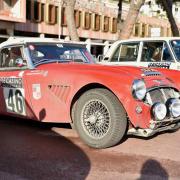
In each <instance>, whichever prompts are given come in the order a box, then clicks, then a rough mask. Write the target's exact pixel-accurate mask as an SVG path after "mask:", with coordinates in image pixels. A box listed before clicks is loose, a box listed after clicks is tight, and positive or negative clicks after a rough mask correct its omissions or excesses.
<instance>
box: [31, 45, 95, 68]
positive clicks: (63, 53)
mask: <svg viewBox="0 0 180 180" xmlns="http://www.w3.org/2000/svg"><path fill="white" fill-rule="evenodd" d="M28 48H29V51H30V57H31V60H32V63H33V64H34V65H39V64H43V63H51V62H59V63H67V62H77V63H94V62H95V61H94V59H93V57H92V56H91V54H90V53H89V52H88V50H87V49H86V48H85V47H81V46H80V47H79V46H77V45H70V44H57V43H50V44H45V43H38V44H35V43H31V44H29V45H28Z"/></svg>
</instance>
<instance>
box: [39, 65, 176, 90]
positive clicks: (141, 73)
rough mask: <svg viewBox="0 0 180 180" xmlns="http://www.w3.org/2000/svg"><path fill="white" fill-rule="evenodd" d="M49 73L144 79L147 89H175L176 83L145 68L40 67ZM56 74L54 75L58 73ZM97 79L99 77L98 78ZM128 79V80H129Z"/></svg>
mask: <svg viewBox="0 0 180 180" xmlns="http://www.w3.org/2000/svg"><path fill="white" fill-rule="evenodd" d="M39 68H40V69H41V68H43V69H46V70H49V71H53V72H54V71H56V72H57V73H58V71H62V70H63V71H65V72H68V74H69V73H72V74H82V75H90V76H93V75H98V76H99V75H100V76H101V77H103V78H104V77H106V76H107V78H111V79H112V80H115V79H114V78H122V77H123V78H124V79H126V80H129V81H131V82H132V81H133V80H134V79H144V81H145V82H146V85H147V87H152V86H165V85H167V86H172V87H175V85H174V83H173V82H171V81H169V79H167V78H166V76H164V75H163V74H162V73H160V72H159V71H157V70H155V69H151V68H145V67H135V66H109V65H108V66H107V65H99V64H80V63H79V64H78V63H61V64H57V63H52V64H44V65H41V66H39ZM56 72H54V73H56ZM96 77H97V76H96ZM127 77H128V78H127Z"/></svg>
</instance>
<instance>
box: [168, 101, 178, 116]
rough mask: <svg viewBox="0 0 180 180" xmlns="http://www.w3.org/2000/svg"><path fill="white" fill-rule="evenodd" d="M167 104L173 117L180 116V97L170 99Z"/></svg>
mask: <svg viewBox="0 0 180 180" xmlns="http://www.w3.org/2000/svg"><path fill="white" fill-rule="evenodd" d="M167 106H168V109H169V113H170V115H171V116H172V117H174V118H177V117H179V116H180V99H169V101H168V102H167Z"/></svg>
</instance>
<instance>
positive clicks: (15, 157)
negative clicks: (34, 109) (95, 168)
mask: <svg viewBox="0 0 180 180" xmlns="http://www.w3.org/2000/svg"><path fill="white" fill-rule="evenodd" d="M52 126H54V124H43V123H39V122H33V121H27V120H22V119H17V118H16V119H14V118H9V117H5V116H0V137H1V140H0V179H4V180H6V179H8V180H11V179H12V180H14V179H33V180H34V179H38V180H39V179H43V180H46V179H50V180H56V179H58V180H59V179H73V180H74V179H78V180H81V179H82V180H83V179H85V178H86V177H87V175H88V173H89V171H90V166H91V164H90V161H89V159H88V157H87V155H86V154H85V153H84V152H83V151H82V150H81V149H80V148H79V147H77V146H76V145H74V144H73V143H72V142H71V141H70V140H68V139H66V138H65V137H63V136H59V135H57V134H56V133H54V132H53V131H51V128H52Z"/></svg>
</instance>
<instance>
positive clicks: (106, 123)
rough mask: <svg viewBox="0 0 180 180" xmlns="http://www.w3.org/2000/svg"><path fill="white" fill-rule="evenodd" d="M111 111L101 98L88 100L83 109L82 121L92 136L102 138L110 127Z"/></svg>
mask: <svg viewBox="0 0 180 180" xmlns="http://www.w3.org/2000/svg"><path fill="white" fill-rule="evenodd" d="M110 121H111V118H110V112H109V110H108V108H107V106H106V105H105V104H104V103H103V102H102V101H100V100H91V101H89V102H87V103H86V104H85V106H84V108H83V110H82V114H81V123H82V126H83V128H84V130H85V131H86V132H87V134H88V135H89V136H91V137H92V138H102V137H104V136H105V135H106V133H107V132H108V130H109V127H110Z"/></svg>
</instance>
